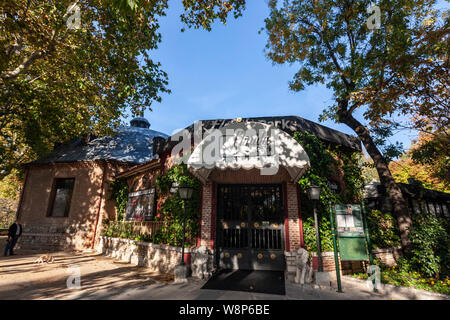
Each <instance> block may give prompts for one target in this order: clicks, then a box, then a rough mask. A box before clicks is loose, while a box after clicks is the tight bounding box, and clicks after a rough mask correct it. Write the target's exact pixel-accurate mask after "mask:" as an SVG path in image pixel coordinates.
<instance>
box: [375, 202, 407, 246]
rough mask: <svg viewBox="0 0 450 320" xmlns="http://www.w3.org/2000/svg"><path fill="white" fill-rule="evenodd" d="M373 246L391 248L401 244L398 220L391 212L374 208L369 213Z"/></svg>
mask: <svg viewBox="0 0 450 320" xmlns="http://www.w3.org/2000/svg"><path fill="white" fill-rule="evenodd" d="M367 225H368V228H369V234H370V240H371V244H372V248H374V249H375V248H390V247H398V246H401V240H400V236H399V234H400V233H399V230H398V226H397V221H396V220H395V219H394V217H392V215H391V214H390V213H383V212H381V211H380V210H372V211H371V212H370V214H368V215H367Z"/></svg>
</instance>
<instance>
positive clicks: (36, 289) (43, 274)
mask: <svg viewBox="0 0 450 320" xmlns="http://www.w3.org/2000/svg"><path fill="white" fill-rule="evenodd" d="M17 253H18V254H17V255H15V256H12V257H6V258H5V257H1V258H0V299H144V300H150V299H151V300H154V299H168V300H223V299H238V300H259V299H265V300H272V299H303V300H311V299H364V300H365V299H389V300H391V299H395V300H398V299H444V298H443V297H435V296H430V295H427V294H417V292H414V293H410V292H406V293H405V292H386V293H384V294H383V293H382V294H376V293H373V292H372V291H371V290H370V289H369V288H367V287H366V286H365V284H363V283H360V282H355V281H351V280H347V279H344V280H343V284H342V286H343V290H344V293H337V292H336V290H335V289H313V288H311V287H301V286H299V285H296V284H293V283H291V282H289V281H287V282H286V295H285V296H280V295H269V294H262V293H248V292H237V291H219V290H204V289H200V288H201V287H202V286H203V284H204V283H205V281H202V280H196V279H192V278H191V279H190V280H189V282H188V283H185V284H174V283H173V281H172V277H171V275H164V274H155V273H151V272H149V271H148V269H146V268H141V267H136V266H134V265H131V264H127V263H123V262H118V261H114V260H113V259H111V258H108V257H105V256H102V255H100V254H98V253H95V252H93V253H86V252H84V253H83V252H75V251H74V252H57V253H53V254H52V255H53V256H54V257H55V262H54V263H52V264H46V263H45V264H36V263H35V262H34V261H35V260H36V259H37V258H39V256H40V254H39V253H36V252H33V251H28V252H24V251H21V250H18V252H17ZM74 267H78V268H79V269H74ZM77 270H79V271H80V274H81V289H68V288H67V279H68V277H69V276H71V275H72V274H74V272H76V271H77ZM72 284H73V282H72ZM391 291H392V290H391ZM406 291H407V290H406Z"/></svg>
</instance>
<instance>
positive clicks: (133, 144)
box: [30, 127, 168, 164]
mask: <svg viewBox="0 0 450 320" xmlns="http://www.w3.org/2000/svg"><path fill="white" fill-rule="evenodd" d="M154 137H163V138H167V137H168V136H167V135H166V134H164V133H161V132H158V131H155V130H151V129H146V128H139V127H119V128H118V129H117V133H116V134H114V135H112V136H101V137H98V138H95V139H93V140H91V141H89V142H87V143H85V142H84V141H83V140H82V139H76V140H75V141H72V143H69V144H65V145H61V146H59V147H56V148H55V149H54V150H53V151H52V152H51V153H50V154H49V155H47V156H46V157H43V158H41V159H38V160H36V161H33V162H31V163H30V164H46V163H57V162H76V161H96V160H114V161H121V162H130V163H136V164H140V163H145V162H147V161H150V160H152V159H154V158H156V157H157V155H154V154H153V138H154Z"/></svg>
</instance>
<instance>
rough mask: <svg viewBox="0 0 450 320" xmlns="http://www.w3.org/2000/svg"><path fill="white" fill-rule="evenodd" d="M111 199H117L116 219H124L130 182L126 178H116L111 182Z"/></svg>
mask: <svg viewBox="0 0 450 320" xmlns="http://www.w3.org/2000/svg"><path fill="white" fill-rule="evenodd" d="M109 187H110V192H111V196H110V200H114V201H115V206H116V221H122V220H123V218H124V216H125V209H126V207H127V201H128V184H127V181H126V179H116V180H114V181H111V182H109Z"/></svg>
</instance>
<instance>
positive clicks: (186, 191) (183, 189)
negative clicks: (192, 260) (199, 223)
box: [170, 182, 194, 266]
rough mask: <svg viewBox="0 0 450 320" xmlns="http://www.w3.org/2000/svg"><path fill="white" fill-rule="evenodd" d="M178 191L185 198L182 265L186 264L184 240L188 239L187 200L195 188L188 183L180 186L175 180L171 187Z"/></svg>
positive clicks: (172, 190)
mask: <svg viewBox="0 0 450 320" xmlns="http://www.w3.org/2000/svg"><path fill="white" fill-rule="evenodd" d="M177 191H178V195H179V196H180V198H181V200H183V208H184V214H183V240H182V242H181V263H180V265H182V266H184V242H185V240H186V201H187V200H189V199H191V197H192V193H193V192H194V189H193V188H192V187H190V186H188V185H182V186H180V185H179V184H178V183H176V182H174V183H173V184H172V188H171V189H170V192H171V193H176V192H177Z"/></svg>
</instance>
